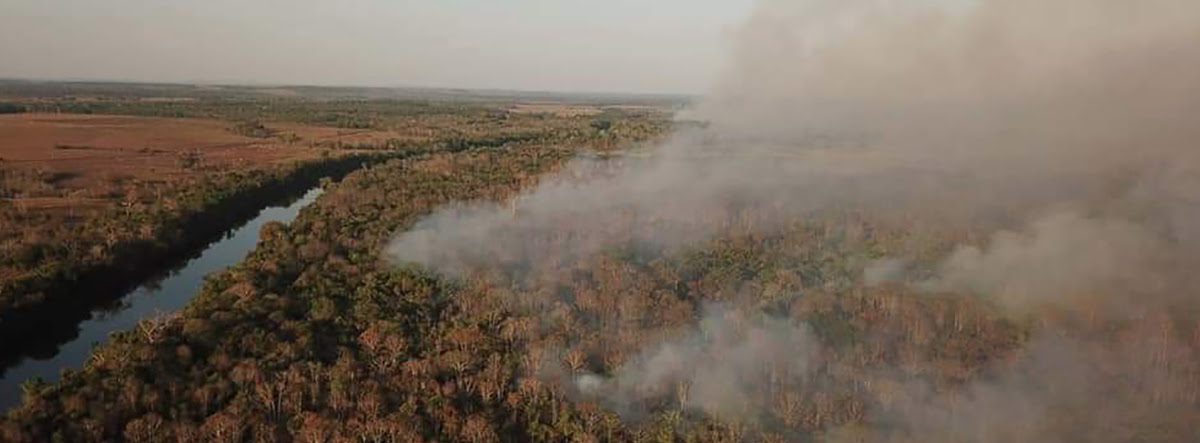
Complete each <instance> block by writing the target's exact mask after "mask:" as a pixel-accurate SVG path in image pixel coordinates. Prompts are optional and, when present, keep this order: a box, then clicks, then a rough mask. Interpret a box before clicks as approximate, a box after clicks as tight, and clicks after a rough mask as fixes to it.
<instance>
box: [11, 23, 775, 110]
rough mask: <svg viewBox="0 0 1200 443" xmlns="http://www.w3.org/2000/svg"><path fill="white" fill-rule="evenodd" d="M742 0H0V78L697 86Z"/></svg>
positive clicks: (608, 88) (724, 42) (714, 62)
mask: <svg viewBox="0 0 1200 443" xmlns="http://www.w3.org/2000/svg"><path fill="white" fill-rule="evenodd" d="M751 3H752V0H604V1H596V0H343V1H329V0H203V1H197V0H103V1H97V0H0V77H10V78H54V79H107V80H131V81H167V82H202V83H257V84H314V85H361V86H430V87H456V88H495V89H520V90H540V91H591V92H664V93H678V92H683V93H697V92H703V90H704V89H706V88H707V86H708V85H709V84H710V83H711V82H712V81H713V79H714V77H715V76H716V75H717V73H718V71H719V69H720V66H721V65H722V60H723V59H724V57H725V56H726V55H727V53H728V52H729V48H730V45H731V43H730V41H729V40H730V38H731V34H732V33H733V30H734V29H735V28H736V26H737V25H738V24H739V23H740V22H741V21H742V20H743V19H744V18H745V17H746V16H747V15H748V14H749V12H750V9H751Z"/></svg>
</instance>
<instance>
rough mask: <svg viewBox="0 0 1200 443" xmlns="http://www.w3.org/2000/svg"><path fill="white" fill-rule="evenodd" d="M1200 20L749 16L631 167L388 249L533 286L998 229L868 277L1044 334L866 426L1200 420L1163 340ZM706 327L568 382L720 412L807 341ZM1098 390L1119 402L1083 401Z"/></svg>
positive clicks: (1062, 5)
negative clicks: (641, 254)
mask: <svg viewBox="0 0 1200 443" xmlns="http://www.w3.org/2000/svg"><path fill="white" fill-rule="evenodd" d="M1198 24H1200V3H1198V2H1195V1H1192V0H1141V1H1137V2H1131V1H1125V0H1056V1H1053V2H1047V1H1044V0H970V1H961V2H953V1H946V0H907V1H897V0H836V1H834V0H762V1H760V2H759V4H758V6H757V8H756V12H755V13H754V14H753V15H752V16H751V18H750V19H749V20H748V22H747V23H746V24H745V25H744V26H743V27H742V28H741V30H740V31H739V33H738V35H737V37H736V38H737V42H736V52H735V53H734V54H733V55H732V56H731V63H730V65H729V67H728V70H727V72H726V73H725V75H724V76H723V79H722V80H721V81H720V82H719V83H718V84H717V85H715V87H714V89H713V91H712V93H711V94H710V95H709V96H708V97H707V98H706V99H705V100H704V101H703V102H702V103H701V104H700V105H698V106H697V107H696V108H695V109H692V110H689V111H688V112H687V114H686V118H688V119H698V120H703V121H704V122H707V123H708V125H706V128H705V129H702V130H692V131H688V132H686V133H680V134H677V135H676V136H675V137H673V138H672V139H671V140H670V141H669V142H667V143H666V144H665V145H663V146H660V147H659V148H658V149H656V150H655V151H654V153H653V155H652V156H651V157H650V158H647V159H642V158H622V159H618V160H607V161H600V160H579V161H577V162H576V163H575V164H574V165H572V167H570V168H569V169H568V172H566V173H565V174H563V175H562V176H560V177H556V178H553V179H549V180H547V181H545V182H544V183H543V184H541V185H540V186H538V187H537V188H535V189H533V190H531V191H529V192H528V193H526V194H525V195H523V196H521V197H520V198H519V199H518V200H517V201H515V202H510V203H506V204H477V205H472V204H468V205H466V206H462V207H457V208H452V209H447V210H444V211H440V212H438V213H435V214H433V215H431V216H430V217H428V218H427V219H425V220H424V221H422V222H421V223H420V224H419V225H418V226H417V228H416V229H414V230H412V231H410V232H406V233H402V234H400V235H398V236H397V238H396V239H395V241H394V242H393V243H392V245H391V247H390V249H389V253H390V256H391V257H392V258H393V259H395V260H398V261H416V262H420V263H422V264H425V265H427V266H431V267H434V268H436V269H439V270H441V271H443V272H446V273H449V274H452V275H462V274H463V273H466V272H471V271H472V270H473V269H475V268H478V267H500V268H503V269H504V270H505V271H506V272H510V273H514V274H523V273H528V272H536V271H537V269H538V268H539V266H540V265H539V263H549V262H553V263H554V266H561V265H562V263H564V262H565V263H570V262H572V261H575V260H580V259H582V258H585V257H588V256H590V255H592V254H596V253H599V252H603V251H605V250H608V249H610V248H613V247H626V246H630V245H632V246H634V248H635V249H637V250H639V251H650V252H654V253H667V252H670V251H672V250H676V249H679V248H686V247H687V246H688V245H692V244H695V243H697V242H700V241H702V240H705V239H707V238H710V237H712V236H714V235H718V234H719V233H720V232H722V231H723V230H727V229H734V228H736V229H741V230H750V231H756V230H757V231H766V230H770V229H774V228H775V227H778V226H780V225H782V224H785V223H788V222H791V221H794V220H796V219H799V218H804V217H811V216H814V215H815V214H819V213H821V211H824V210H836V209H853V210H859V211H865V212H867V213H871V214H873V215H874V216H875V217H878V218H880V219H883V220H889V219H891V220H905V221H906V222H908V223H910V225H915V226H924V227H933V228H931V229H945V230H947V232H949V231H969V232H986V233H990V234H989V235H987V236H984V237H985V238H987V239H988V240H986V241H984V242H982V243H981V244H963V245H961V246H960V247H958V248H957V250H955V251H954V252H953V253H952V254H950V255H949V256H947V257H945V258H944V259H943V260H941V261H940V262H939V263H934V264H933V265H931V266H930V269H929V271H930V272H931V273H932V277H920V278H917V277H906V276H905V275H904V274H905V270H906V269H909V268H912V267H919V266H921V264H920V263H909V262H908V261H907V260H906V257H903V256H897V257H891V258H889V259H887V260H886V261H881V262H876V263H874V264H873V265H871V266H868V268H867V269H866V273H865V276H864V277H865V280H867V283H869V284H877V283H884V282H893V283H896V282H900V283H903V282H905V281H907V282H908V283H911V284H912V286H913V287H915V288H917V289H919V290H921V291H924V292H930V293H956V294H971V295H972V296H976V297H980V298H982V299H983V300H985V301H986V302H988V303H994V304H996V305H998V306H1000V307H1001V308H1003V309H1005V310H1007V311H1008V312H1010V313H1012V314H1013V315H1022V316H1030V315H1032V316H1034V317H1036V318H1038V319H1039V320H1038V321H1037V322H1036V323H1037V324H1038V325H1040V326H1039V327H1040V329H1038V330H1036V331H1035V332H1034V337H1033V338H1031V339H1030V340H1031V341H1030V343H1029V344H1027V346H1026V349H1025V350H1024V351H1023V352H1022V353H1021V354H1020V355H1017V356H1014V357H1013V362H1012V363H1009V364H1008V366H1003V367H997V368H993V370H994V371H995V374H993V375H990V376H988V377H982V378H980V379H979V380H976V381H973V382H971V383H970V384H968V385H967V386H964V387H962V388H961V389H957V390H954V391H953V392H951V393H950V394H947V393H946V392H945V390H933V389H926V388H924V387H922V386H921V385H920V384H919V383H914V384H907V385H906V388H905V389H904V392H906V394H905V395H904V396H903V398H904V399H903V400H902V401H899V402H898V403H896V405H897V406H895V407H893V408H891V409H889V410H884V411H875V413H873V414H872V415H871V417H872V419H871V420H873V423H875V424H878V425H880V426H882V427H885V428H887V429H892V430H898V431H895V432H894V433H892V434H889V435H891V436H892V437H893V439H898V440H901V441H910V440H911V441H1070V438H1069V436H1070V435H1072V433H1071V432H1072V431H1073V430H1079V429H1094V430H1110V431H1112V432H1109V433H1107V434H1104V433H1093V434H1088V437H1085V438H1081V439H1077V440H1088V441H1108V440H1111V441H1122V440H1128V439H1132V436H1131V435H1129V434H1120V433H1117V431H1115V430H1114V429H1116V428H1117V427H1118V426H1116V425H1115V424H1118V423H1119V424H1120V425H1121V426H1123V427H1121V429H1126V430H1128V429H1137V428H1146V427H1152V425H1153V422H1154V420H1158V419H1159V418H1161V417H1162V414H1168V415H1169V414H1172V413H1175V412H1177V411H1178V409H1176V408H1180V407H1186V406H1188V405H1190V406H1191V407H1194V406H1195V398H1194V396H1195V395H1194V392H1195V390H1196V385H1197V382H1196V377H1197V373H1195V372H1194V371H1195V367H1196V360H1197V359H1196V358H1195V357H1196V351H1195V349H1193V348H1191V347H1189V345H1188V344H1186V343H1184V341H1186V340H1182V339H1180V338H1179V337H1186V336H1188V334H1191V331H1190V330H1186V329H1185V328H1188V327H1192V328H1194V326H1187V325H1193V324H1194V319H1193V320H1189V321H1184V322H1181V321H1179V320H1172V319H1171V318H1170V316H1163V317H1156V315H1159V313H1162V312H1169V311H1171V310H1172V309H1177V308H1184V309H1190V308H1194V307H1196V303H1195V295H1196V294H1195V288H1196V287H1198V286H1197V283H1200V282H1198V281H1197V278H1196V277H1194V276H1193V275H1194V274H1195V273H1194V271H1193V270H1194V269H1195V268H1196V265H1197V264H1200V261H1198V260H1197V258H1198V257H1197V251H1200V248H1197V247H1198V246H1200V197H1197V196H1198V195H1200V194H1198V193H1197V191H1200V149H1197V143H1198V141H1200V124H1197V122H1196V119H1197V117H1198V116H1200V88H1197V87H1196V80H1195V77H1196V73H1197V72H1200V26H1198ZM901 255H902V254H901ZM630 296H637V295H636V294H631V295H630ZM1062 316H1067V317H1068V318H1074V319H1079V318H1083V317H1086V318H1087V319H1088V321H1089V322H1091V323H1087V322H1084V323H1087V324H1086V325H1084V326H1080V325H1079V322H1060V321H1057V320H1055V319H1061V318H1062ZM1103 322H1114V323H1108V324H1109V325H1110V326H1111V327H1105V326H1104V325H1103ZM1068 325H1069V326H1068ZM715 327H716V328H717V331H718V332H715V333H714V332H711V331H706V329H705V327H704V326H702V327H701V329H700V334H701V335H705V334H708V335H709V336H710V337H709V339H708V340H707V341H703V340H701V341H696V340H693V339H689V338H684V339H682V341H680V342H678V343H675V342H668V343H665V344H661V345H658V347H652V348H650V349H648V350H646V351H645V353H643V355H641V356H639V357H637V358H634V359H631V360H630V361H629V363H628V364H627V365H626V366H625V367H623V368H622V369H621V370H620V371H618V372H617V373H616V374H615V375H614V376H613V377H612V378H585V379H584V380H582V385H581V386H582V387H583V390H584V391H589V392H593V393H595V394H596V395H599V393H600V392H609V393H611V394H610V395H611V400H612V403H614V404H618V405H620V404H624V403H627V402H628V399H629V398H630V397H636V396H637V394H636V393H637V392H643V391H645V390H652V389H653V387H654V386H662V385H663V384H670V383H676V384H678V383H683V384H686V385H688V386H690V389H689V390H688V392H690V393H691V394H690V395H689V397H688V398H687V399H685V400H683V401H681V402H680V403H681V405H682V406H683V407H685V408H689V407H690V408H698V409H701V410H704V411H706V412H710V413H713V414H717V415H720V414H728V413H729V411H726V410H723V409H722V408H723V407H726V406H729V405H738V406H733V407H737V408H743V407H744V405H745V404H746V401H743V400H744V396H743V395H742V393H743V392H745V389H743V388H744V387H745V386H747V385H746V384H745V383H747V380H746V378H747V377H748V376H749V375H751V374H756V373H758V372H759V371H757V369H760V368H761V367H762V366H763V365H769V364H773V363H775V362H776V361H775V360H774V358H775V357H776V356H777V355H779V354H777V353H775V352H773V351H775V350H776V348H777V347H785V348H792V349H806V347H807V346H808V345H807V344H806V343H808V342H809V340H807V339H806V338H805V334H804V333H803V332H802V331H804V327H803V326H794V325H793V326H786V327H785V326H778V325H775V326H772V325H771V324H770V322H767V323H763V324H761V325H759V326H756V327H755V328H751V329H750V330H749V331H748V332H746V333H744V334H738V335H737V337H739V338H737V339H722V338H720V337H722V334H723V332H720V331H723V330H724V329H722V328H723V326H720V325H719V324H718V326H715ZM1172 328H1174V329H1185V330H1183V331H1182V332H1178V334H1176V333H1175V332H1170V333H1168V332H1163V331H1165V330H1171V329H1172ZM1196 330H1197V331H1200V329H1196ZM1115 331H1116V332H1115ZM1119 331H1124V332H1119ZM714 334H715V337H716V338H713V337H711V336H713V335H714ZM1148 349H1150V350H1157V351H1153V352H1151V351H1148ZM760 351H767V352H760ZM1147 352H1150V354H1147ZM1155 352H1157V353H1155ZM792 353H793V354H794V353H795V352H794V351H793V352H792ZM783 354H784V355H786V354H787V353H786V352H784V353H783ZM718 355H719V356H718ZM714 361H718V362H719V363H717V364H714V363H713V362H714ZM803 366H804V365H800V367H803ZM694 368H701V369H700V370H695V369H694ZM1189 371H1191V372H1189ZM1097 386H1102V387H1097ZM1185 392H1190V394H1187V395H1191V397H1186V395H1185V394H1183V393H1185ZM1181 395H1182V396H1184V397H1179V396H1181ZM1185 397H1186V398H1185ZM1106 399H1107V400H1113V401H1120V402H1121V403H1119V405H1121V406H1123V407H1124V410H1120V409H1118V408H1117V407H1116V406H1113V407H1103V408H1095V409H1090V407H1091V406H1094V405H1097V404H1098V403H1103V402H1104V401H1106ZM749 408H750V409H753V408H752V407H749ZM1089 411H1090V412H1092V413H1091V414H1089ZM1051 412H1058V413H1062V414H1063V416H1064V417H1066V418H1064V419H1063V420H1067V421H1050V420H1051V418H1050V417H1055V416H1057V415H1052V414H1051ZM1156 415H1157V417H1158V418H1156ZM1164 420H1165V419H1164ZM1089 426H1090V428H1089ZM1174 431H1177V432H1180V431H1179V429H1174ZM1191 431H1195V430H1194V429H1191ZM830 435H835V434H832V433H831V434H830ZM1077 435H1078V434H1077ZM1193 436H1194V435H1193ZM1093 437H1094V438H1093ZM1162 437H1163V439H1164V440H1175V439H1183V438H1187V437H1188V435H1187V431H1186V430H1185V431H1182V434H1180V433H1176V434H1169V435H1163V436H1162Z"/></svg>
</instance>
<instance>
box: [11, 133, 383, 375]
mask: <svg viewBox="0 0 1200 443" xmlns="http://www.w3.org/2000/svg"><path fill="white" fill-rule="evenodd" d="M396 156H398V154H381V155H350V156H344V157H337V158H327V159H319V160H311V161H305V162H299V163H295V164H292V165H288V166H284V167H279V168H276V169H274V170H271V171H249V172H244V173H236V174H232V177H227V178H225V179H224V181H223V182H221V183H214V182H208V183H201V184H200V185H199V186H197V187H196V188H195V189H191V190H189V191H188V193H187V194H185V195H181V196H180V197H179V200H180V201H181V202H182V203H180V205H181V207H182V208H184V209H181V210H179V211H177V213H175V214H173V215H174V216H172V217H164V218H160V219H157V220H155V221H156V223H155V224H156V226H155V228H154V229H155V234H156V235H153V236H150V237H149V238H139V239H135V240H133V241H126V242H121V243H118V244H115V245H112V246H111V247H110V249H109V250H108V251H107V254H106V255H107V257H105V259H104V260H98V261H91V262H84V263H78V262H67V263H51V264H49V265H48V266H45V267H43V269H42V272H39V273H37V274H35V275H33V276H32V277H30V278H24V279H14V280H8V281H5V282H4V283H5V284H4V290H5V291H6V292H9V293H10V297H8V298H10V299H15V301H16V302H12V303H7V304H5V305H4V306H0V337H5V338H9V337H38V339H37V340H8V339H6V340H4V341H3V343H0V365H4V364H5V363H11V361H12V360H13V359H14V358H21V356H22V355H30V354H33V355H36V354H37V351H38V348H39V347H44V346H45V345H44V343H55V342H62V341H63V340H65V339H70V336H71V334H72V333H73V332H72V331H71V329H73V328H72V327H71V326H72V325H75V324H78V323H79V322H80V321H82V320H84V319H86V318H87V316H88V315H90V312H91V311H92V310H93V309H95V308H96V307H100V306H104V305H105V304H109V303H112V302H113V301H114V300H116V299H117V298H119V297H120V296H121V295H122V294H124V293H126V292H128V291H129V290H130V289H132V288H134V287H136V286H137V285H139V284H140V283H142V281H144V280H146V279H148V278H151V277H153V276H155V275H159V274H162V273H164V272H165V271H169V270H170V269H171V268H172V267H174V266H178V265H179V264H181V263H182V262H184V261H186V260H187V259H188V258H190V257H191V256H193V255H194V254H196V253H197V251H198V250H200V249H202V248H203V247H204V246H206V245H208V244H210V243H212V242H214V241H216V240H218V239H220V238H221V237H222V236H224V235H225V234H226V233H227V232H228V231H229V230H230V229H231V228H234V227H236V226H238V225H239V224H241V223H244V222H246V221H247V220H249V219H250V218H252V217H254V216H255V215H256V214H257V213H258V212H259V211H260V210H262V209H263V208H264V207H265V206H267V205H268V204H270V203H271V202H276V201H279V200H283V199H287V198H289V197H297V196H299V195H302V194H303V193H304V192H305V191H307V190H308V189H311V188H312V187H314V186H316V185H318V184H319V183H320V181H321V180H322V179H323V178H327V177H328V178H331V179H335V180H336V179H340V178H341V177H343V176H345V175H346V174H348V173H350V172H351V171H353V170H355V169H358V168H361V167H362V166H364V165H365V164H367V163H369V162H373V161H379V160H384V159H387V158H393V157H396ZM145 216H146V214H129V215H128V217H130V218H137V217H145ZM160 217H161V215H160ZM21 294H34V296H21ZM55 331H58V332H55ZM46 334H50V335H52V336H53V335H57V337H46ZM47 338H48V339H47ZM50 349H53V348H50Z"/></svg>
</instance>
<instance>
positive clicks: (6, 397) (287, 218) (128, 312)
mask: <svg viewBox="0 0 1200 443" xmlns="http://www.w3.org/2000/svg"><path fill="white" fill-rule="evenodd" d="M320 195H321V189H320V188H316V189H313V190H310V191H308V193H307V194H305V195H304V196H303V197H301V198H300V199H299V200H296V201H295V202H292V203H291V204H289V205H288V206H272V207H268V208H266V209H263V210H262V212H260V213H259V214H258V216H257V217H255V218H254V219H253V220H251V221H249V222H247V223H246V224H245V225H243V226H241V227H239V228H237V229H235V230H233V231H231V232H230V234H229V235H227V236H226V237H225V238H224V239H222V240H220V241H218V242H215V243H213V244H211V245H209V246H208V248H207V249H205V250H204V251H203V252H201V253H200V255H199V256H197V257H196V258H193V259H192V260H190V261H188V262H187V264H185V265H183V266H182V267H180V268H179V269H176V270H175V271H172V272H170V273H169V274H168V275H166V276H163V277H162V278H159V279H155V281H151V282H147V283H145V284H143V285H142V286H140V287H138V288H137V289H135V290H133V291H132V292H130V293H128V294H126V295H125V296H124V297H123V298H122V299H121V301H120V303H119V304H118V305H117V306H116V307H115V308H114V307H109V308H106V309H103V310H98V311H95V312H93V313H92V317H91V318H90V319H88V320H86V321H84V322H83V323H80V324H79V334H78V336H77V337H76V338H75V339H73V340H71V341H69V342H67V343H64V344H62V345H61V346H59V347H58V350H57V353H55V354H54V355H53V356H47V357H27V358H25V359H24V360H22V361H20V362H19V363H17V364H16V365H14V366H11V367H9V368H7V369H4V370H3V372H2V373H0V413H3V411H5V410H7V409H9V408H11V407H13V406H16V405H17V404H18V403H19V402H20V399H21V384H22V383H24V382H25V381H26V380H32V379H34V378H41V379H42V380H45V381H48V382H52V381H56V380H58V378H59V374H60V373H61V372H62V370H63V369H65V368H72V369H78V368H80V367H82V366H83V364H84V363H85V362H86V361H87V360H88V357H89V356H90V355H91V351H92V346H93V345H94V344H95V343H99V342H103V341H105V340H106V339H107V338H108V334H109V333H111V332H116V331H124V330H130V329H133V328H134V326H136V325H137V322H138V321H140V320H141V319H143V318H147V317H151V316H154V315H156V314H159V313H167V312H172V311H176V310H179V309H180V308H182V307H184V305H186V304H187V303H188V301H190V300H191V299H192V297H193V296H194V295H195V294H196V292H197V291H198V290H199V289H200V287H201V285H202V284H203V282H204V276H206V275H208V274H210V273H212V272H215V271H219V270H222V269H224V268H226V267H228V266H229V265H232V264H234V263H237V262H238V261H241V260H242V259H243V258H245V256H246V254H247V253H249V252H250V250H252V249H254V246H255V245H256V244H257V243H258V233H259V231H260V230H261V228H262V226H263V225H264V224H266V223H267V222H272V221H280V222H285V223H287V222H291V221H292V220H294V219H295V218H296V215H297V214H299V213H300V209H301V208H303V207H305V206H307V205H308V204H309V203H312V202H313V201H314V200H316V198H317V197H318V196H320ZM5 339H8V338H7V337H5Z"/></svg>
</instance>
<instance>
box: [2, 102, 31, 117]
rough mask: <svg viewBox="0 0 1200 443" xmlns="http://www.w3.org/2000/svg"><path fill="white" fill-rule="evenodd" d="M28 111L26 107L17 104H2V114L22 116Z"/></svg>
mask: <svg viewBox="0 0 1200 443" xmlns="http://www.w3.org/2000/svg"><path fill="white" fill-rule="evenodd" d="M26 111H28V109H27V108H26V107H25V106H22V105H19V104H16V103H4V102H0V114H20V113H23V112H26Z"/></svg>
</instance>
